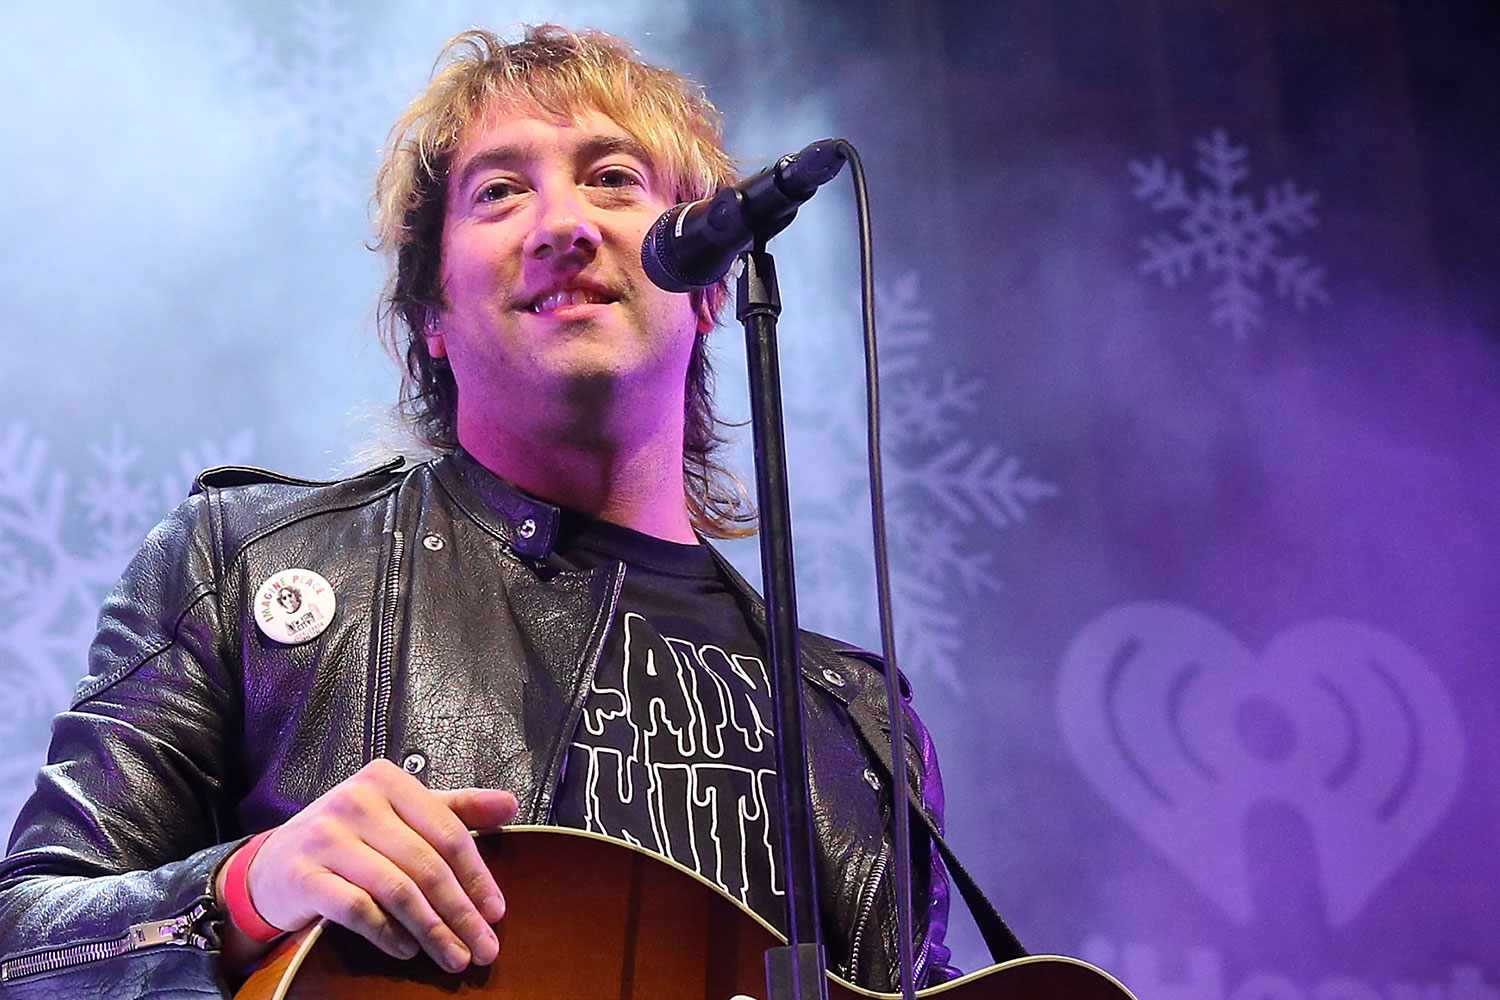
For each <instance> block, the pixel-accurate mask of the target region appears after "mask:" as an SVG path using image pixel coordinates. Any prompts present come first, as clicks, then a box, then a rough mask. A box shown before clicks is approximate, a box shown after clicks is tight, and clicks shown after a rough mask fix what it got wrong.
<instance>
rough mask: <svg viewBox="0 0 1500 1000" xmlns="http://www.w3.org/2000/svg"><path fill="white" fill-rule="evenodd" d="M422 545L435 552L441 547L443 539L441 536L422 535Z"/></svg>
mask: <svg viewBox="0 0 1500 1000" xmlns="http://www.w3.org/2000/svg"><path fill="white" fill-rule="evenodd" d="M422 544H423V545H424V546H426V547H427V548H428V549H431V550H432V551H433V552H436V551H437V550H438V549H441V548H442V547H443V538H442V536H441V535H423V536H422Z"/></svg>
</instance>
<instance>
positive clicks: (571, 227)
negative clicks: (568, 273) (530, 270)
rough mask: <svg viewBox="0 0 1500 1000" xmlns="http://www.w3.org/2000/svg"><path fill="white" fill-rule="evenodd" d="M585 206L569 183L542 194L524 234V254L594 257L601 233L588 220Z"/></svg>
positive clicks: (558, 258) (552, 258)
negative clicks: (534, 217) (538, 212)
mask: <svg viewBox="0 0 1500 1000" xmlns="http://www.w3.org/2000/svg"><path fill="white" fill-rule="evenodd" d="M586 207H587V206H585V204H584V201H583V199H582V198H581V197H580V196H579V193H578V189H577V188H575V187H573V186H572V185H568V186H567V187H566V189H565V190H553V191H551V192H548V193H545V194H543V195H542V197H541V205H540V209H541V215H540V216H539V217H538V218H537V220H536V225H535V226H533V227H532V229H531V232H530V233H529V234H528V235H527V237H526V244H525V247H524V250H525V253H526V256H527V258H528V259H534V260H538V261H551V262H553V263H557V262H559V261H561V260H566V259H568V258H574V259H576V260H577V261H578V262H579V263H587V262H588V261H591V260H593V259H594V254H596V253H597V252H598V250H599V244H600V243H601V242H603V236H602V235H601V234H600V233H599V227H598V226H596V225H594V224H593V223H592V222H590V221H589V218H588V214H587V212H586Z"/></svg>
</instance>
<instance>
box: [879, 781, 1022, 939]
mask: <svg viewBox="0 0 1500 1000" xmlns="http://www.w3.org/2000/svg"><path fill="white" fill-rule="evenodd" d="M907 797H908V799H909V800H910V802H911V806H912V812H914V813H916V814H917V816H918V818H920V819H921V820H922V825H923V826H925V827H927V832H928V834H929V835H931V837H932V842H933V843H934V844H936V845H937V849H938V853H939V854H941V855H942V856H943V865H944V866H945V867H946V868H947V869H948V875H949V876H950V877H951V878H952V879H953V884H954V885H955V886H957V887H958V892H959V895H961V896H963V898H964V903H965V905H967V906H968V907H969V912H970V913H971V914H973V915H974V923H976V924H978V925H979V935H980V937H982V938H984V945H985V947H986V948H988V949H989V950H990V957H991V958H993V959H994V960H995V961H996V962H997V963H998V962H1008V961H1010V960H1011V959H1013V958H1022V957H1024V956H1025V955H1026V949H1025V948H1023V947H1022V946H1021V942H1020V941H1019V940H1017V939H1016V935H1015V932H1013V931H1012V930H1011V929H1010V925H1009V924H1007V923H1006V922H1005V918H1004V917H1002V916H1000V913H999V911H998V910H996V909H995V904H994V903H991V902H990V901H989V899H988V898H987V897H986V896H985V894H984V891H983V890H982V889H980V888H979V884H978V883H977V882H975V881H974V879H973V877H972V876H970V875H969V873H968V871H966V870H965V869H964V866H963V865H962V864H960V863H959V860H958V857H957V856H956V855H955V854H954V853H953V848H951V847H949V846H948V842H947V841H946V840H944V839H943V835H942V834H941V833H938V828H937V824H936V823H934V822H933V821H932V817H931V816H928V815H927V810H926V809H923V808H922V804H921V803H920V802H918V801H917V797H916V793H914V792H912V791H911V789H907Z"/></svg>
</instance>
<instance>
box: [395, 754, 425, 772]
mask: <svg viewBox="0 0 1500 1000" xmlns="http://www.w3.org/2000/svg"><path fill="white" fill-rule="evenodd" d="M426 767H427V758H426V757H424V756H422V755H421V754H419V753H409V754H407V755H406V758H405V759H404V760H402V761H401V769H402V770H403V771H405V772H406V773H407V774H421V773H422V772H423V771H424V770H425V769H426Z"/></svg>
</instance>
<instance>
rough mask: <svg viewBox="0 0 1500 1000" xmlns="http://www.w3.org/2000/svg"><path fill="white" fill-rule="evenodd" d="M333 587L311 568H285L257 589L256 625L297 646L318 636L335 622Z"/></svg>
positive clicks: (268, 634)
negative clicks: (329, 624) (330, 623)
mask: <svg viewBox="0 0 1500 1000" xmlns="http://www.w3.org/2000/svg"><path fill="white" fill-rule="evenodd" d="M336 606H337V602H336V601H335V600H334V596H333V587H331V586H329V583H328V581H327V580H325V579H323V577H322V576H321V575H319V574H317V573H314V572H313V571H312V570H310V569H284V570H282V571H281V572H280V573H277V574H276V575H275V576H273V577H271V578H269V579H268V580H266V582H265V583H263V584H261V585H260V589H259V590H257V591H256V592H255V624H256V625H257V626H259V627H260V630H261V632H262V633H264V635H265V637H266V638H267V639H270V640H272V641H273V642H279V643H282V644H284V645H288V646H291V645H296V644H297V643H299V642H307V641H309V640H311V639H316V638H317V637H318V636H320V635H322V634H323V630H324V629H326V628H327V627H328V623H329V622H331V621H333V612H334V608H335V607H336Z"/></svg>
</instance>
